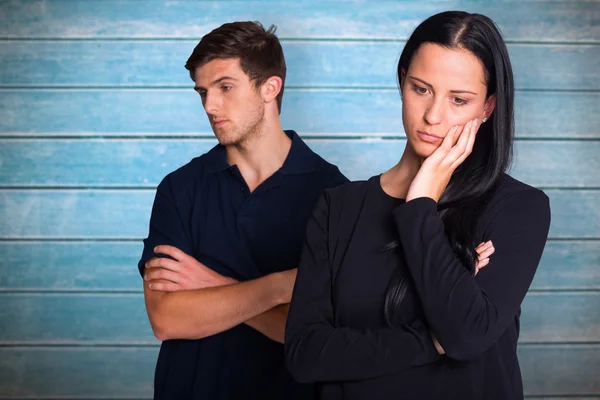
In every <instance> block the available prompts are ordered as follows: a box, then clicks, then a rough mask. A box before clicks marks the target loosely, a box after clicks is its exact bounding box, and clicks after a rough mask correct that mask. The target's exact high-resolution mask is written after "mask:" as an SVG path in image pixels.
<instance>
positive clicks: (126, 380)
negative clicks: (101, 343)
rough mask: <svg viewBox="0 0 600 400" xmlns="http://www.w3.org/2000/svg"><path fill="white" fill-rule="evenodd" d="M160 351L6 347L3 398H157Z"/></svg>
mask: <svg viewBox="0 0 600 400" xmlns="http://www.w3.org/2000/svg"><path fill="white" fill-rule="evenodd" d="M157 357H158V347H150V348H147V347H139V348H138V347H132V348H127V347H112V348H102V347H95V348H94V347H81V348H78V347H67V348H64V347H12V348H7V347H4V348H0V376H2V379H0V397H2V398H7V399H10V398H23V397H29V398H46V397H54V398H56V397H62V398H83V399H94V398H98V397H101V398H119V397H122V398H151V397H152V379H153V376H154V367H155V366H156V359H157Z"/></svg>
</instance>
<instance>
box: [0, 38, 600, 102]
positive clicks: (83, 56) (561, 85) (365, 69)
mask: <svg viewBox="0 0 600 400" xmlns="http://www.w3.org/2000/svg"><path fill="white" fill-rule="evenodd" d="M196 44H197V41H195V40H193V41H192V40H176V41H173V40H167V41H115V40H106V41H92V42H90V41H47V40H43V41H23V40H7V41H4V42H2V46H0V86H20V87H73V86H77V87H88V86H92V87H103V86H107V87H164V86H169V87H172V86H177V87H183V88H190V87H192V85H193V84H192V81H191V79H190V77H189V74H188V71H187V70H185V69H184V67H183V65H184V63H185V61H186V60H187V58H188V57H189V56H190V54H191V52H192V50H193V49H194V47H195V46H196ZM404 44H405V42H399V43H398V42H364V41H309V40H301V41H287V42H286V41H284V42H283V43H282V45H283V51H284V54H285V57H286V61H287V65H288V71H287V78H286V87H287V88H303V87H363V88H370V87H377V88H382V87H385V88H388V89H395V88H396V87H397V81H396V64H397V61H398V58H399V56H400V52H401V51H402V48H403V47H404ZM508 50H509V54H510V58H511V62H512V64H513V71H514V76H515V86H516V87H517V89H544V90H599V89H600V71H599V70H598V65H599V64H600V46H597V45H581V44H573V45H560V44H552V45H544V44H510V45H509V46H508ZM42 66H43V67H42Z"/></svg>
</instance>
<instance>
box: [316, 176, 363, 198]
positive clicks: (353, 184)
mask: <svg viewBox="0 0 600 400" xmlns="http://www.w3.org/2000/svg"><path fill="white" fill-rule="evenodd" d="M369 181H370V179H369V180H363V181H350V182H346V183H343V184H341V185H339V186H336V187H333V188H330V189H327V190H325V194H326V195H327V197H329V198H330V199H332V200H336V201H341V200H344V199H346V200H349V201H352V199H355V198H356V196H360V195H363V194H364V193H366V191H367V187H368V183H369Z"/></svg>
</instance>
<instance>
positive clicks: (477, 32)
mask: <svg viewBox="0 0 600 400" xmlns="http://www.w3.org/2000/svg"><path fill="white" fill-rule="evenodd" d="M423 43H435V44H438V45H441V46H444V47H446V48H449V49H464V50H468V51H470V52H471V53H473V54H474V55H475V56H476V57H477V58H478V59H479V60H480V61H481V63H482V64H483V67H484V70H485V78H486V83H487V97H489V96H491V95H494V94H495V95H496V107H495V109H494V111H493V112H492V114H491V115H490V117H489V118H488V121H487V122H486V123H484V124H482V125H481V127H480V128H479V132H478V133H477V136H476V139H475V144H474V145H473V151H472V153H471V155H470V156H469V157H467V159H466V160H465V161H464V162H463V163H462V164H461V165H460V166H459V167H458V168H457V169H456V170H455V171H454V174H453V175H452V178H451V179H450V183H449V184H448V187H447V188H446V190H445V191H444V193H443V194H442V197H441V199H440V201H439V205H438V211H439V212H440V215H441V219H442V221H443V223H444V228H445V231H446V235H447V236H448V238H449V241H450V243H451V245H452V248H453V250H454V252H455V253H456V254H457V256H458V258H459V259H460V260H461V261H462V262H463V264H464V265H465V266H466V267H467V268H468V269H469V271H471V272H472V273H474V272H475V262H476V261H477V254H476V252H475V247H477V245H478V244H479V243H477V241H478V236H479V235H478V222H479V220H480V219H481V217H482V213H483V210H484V207H485V205H486V202H487V201H488V200H489V198H490V196H491V194H492V192H493V190H494V188H495V186H496V184H497V183H498V180H499V179H500V177H501V175H502V174H503V173H504V172H505V171H506V170H507V169H508V167H509V166H510V162H511V158H512V142H513V135H514V115H513V102H514V83H513V74H512V67H511V65H510V59H509V56H508V51H507V49H506V45H505V43H504V40H503V39H502V35H501V34H500V31H499V30H498V28H497V27H496V25H495V24H494V22H493V21H492V20H491V19H489V18H488V17H486V16H484V15H481V14H469V13H466V12H462V11H446V12H443V13H440V14H436V15H434V16H432V17H429V18H428V19H426V20H425V21H423V22H422V23H421V24H420V25H419V26H418V27H417V28H416V29H415V31H414V32H413V33H412V35H411V36H410V38H409V39H408V42H407V43H406V45H405V46H404V50H402V54H401V56H400V61H399V62H398V80H399V81H400V79H401V76H402V71H405V72H406V71H408V67H409V65H410V62H411V60H412V58H413V55H414V54H415V52H416V51H417V50H418V49H419V47H420V46H421V45H422V44H423ZM398 245H399V243H398V242H395V243H393V244H391V245H390V246H388V248H387V249H388V250H390V249H393V248H394V247H397V246H398ZM405 276H406V275H405V274H404V273H403V271H400V269H399V268H397V269H396V271H395V273H394V275H393V277H392V279H391V281H390V284H389V286H388V290H387V293H386V299H385V310H384V312H385V318H386V320H387V322H388V324H390V325H393V322H392V321H393V320H394V313H395V311H396V310H397V309H398V306H399V305H400V303H401V302H402V299H403V297H404V294H405V292H406V285H407V282H406V278H405ZM396 317H400V316H396Z"/></svg>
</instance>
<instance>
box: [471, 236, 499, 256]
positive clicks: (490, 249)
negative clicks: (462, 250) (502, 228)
mask: <svg viewBox="0 0 600 400" xmlns="http://www.w3.org/2000/svg"><path fill="white" fill-rule="evenodd" d="M495 251H496V249H495V248H494V244H493V243H492V241H491V240H489V241H487V242H485V243H484V244H483V245H479V246H477V248H476V249H475V252H477V258H478V259H479V260H483V259H484V258H488V257H489V256H491V255H492V254H494V252H495Z"/></svg>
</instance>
